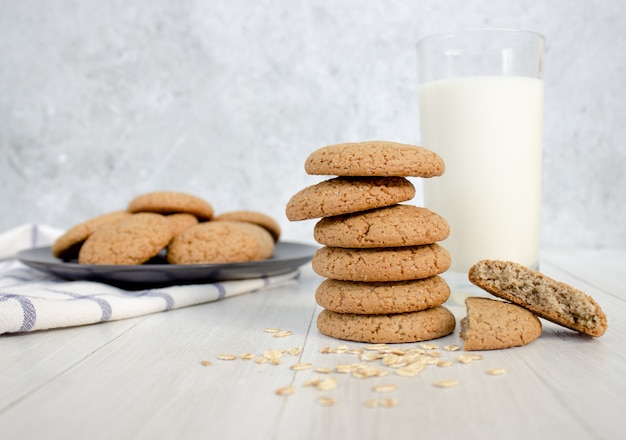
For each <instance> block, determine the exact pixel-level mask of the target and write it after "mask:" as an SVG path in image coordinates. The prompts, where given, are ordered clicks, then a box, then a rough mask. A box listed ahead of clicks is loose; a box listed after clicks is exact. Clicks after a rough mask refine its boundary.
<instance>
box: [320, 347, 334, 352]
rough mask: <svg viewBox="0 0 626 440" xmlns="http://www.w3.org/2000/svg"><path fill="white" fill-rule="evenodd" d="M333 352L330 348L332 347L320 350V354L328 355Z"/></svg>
mask: <svg viewBox="0 0 626 440" xmlns="http://www.w3.org/2000/svg"><path fill="white" fill-rule="evenodd" d="M332 352H333V349H332V348H330V347H322V348H320V353H323V354H328V353H332Z"/></svg>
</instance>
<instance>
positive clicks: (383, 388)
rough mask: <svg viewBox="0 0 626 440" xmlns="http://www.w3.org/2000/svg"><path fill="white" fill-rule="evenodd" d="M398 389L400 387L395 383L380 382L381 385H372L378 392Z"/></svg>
mask: <svg viewBox="0 0 626 440" xmlns="http://www.w3.org/2000/svg"><path fill="white" fill-rule="evenodd" d="M397 389H398V386H397V385H396V384H395V383H385V384H380V385H374V386H373V387H372V390H373V391H376V392H377V393H389V392H391V391H395V390H397Z"/></svg>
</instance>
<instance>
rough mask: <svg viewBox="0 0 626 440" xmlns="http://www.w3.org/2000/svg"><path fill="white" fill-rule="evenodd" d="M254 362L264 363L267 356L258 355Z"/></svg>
mask: <svg viewBox="0 0 626 440" xmlns="http://www.w3.org/2000/svg"><path fill="white" fill-rule="evenodd" d="M254 362H256V363H257V364H264V363H266V362H267V358H264V357H258V358H256V359H255V360H254Z"/></svg>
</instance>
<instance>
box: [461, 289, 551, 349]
mask: <svg viewBox="0 0 626 440" xmlns="http://www.w3.org/2000/svg"><path fill="white" fill-rule="evenodd" d="M465 306H466V307H467V316H466V317H465V318H463V319H461V339H463V341H464V345H463V349H464V350H467V351H472V350H499V349H503V348H511V347H519V346H522V345H526V344H529V343H531V342H532V341H534V340H535V339H537V338H538V337H539V336H541V322H540V321H539V319H538V318H537V316H535V315H534V314H533V313H531V312H529V311H528V310H526V309H524V308H522V307H520V306H517V305H515V304H511V303H508V302H504V301H500V300H497V299H489V298H481V297H469V298H466V299H465Z"/></svg>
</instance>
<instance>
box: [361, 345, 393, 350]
mask: <svg viewBox="0 0 626 440" xmlns="http://www.w3.org/2000/svg"><path fill="white" fill-rule="evenodd" d="M386 348H389V346H388V345H387V344H371V345H366V346H365V347H363V349H365V350H368V351H378V350H384V349H386Z"/></svg>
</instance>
